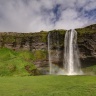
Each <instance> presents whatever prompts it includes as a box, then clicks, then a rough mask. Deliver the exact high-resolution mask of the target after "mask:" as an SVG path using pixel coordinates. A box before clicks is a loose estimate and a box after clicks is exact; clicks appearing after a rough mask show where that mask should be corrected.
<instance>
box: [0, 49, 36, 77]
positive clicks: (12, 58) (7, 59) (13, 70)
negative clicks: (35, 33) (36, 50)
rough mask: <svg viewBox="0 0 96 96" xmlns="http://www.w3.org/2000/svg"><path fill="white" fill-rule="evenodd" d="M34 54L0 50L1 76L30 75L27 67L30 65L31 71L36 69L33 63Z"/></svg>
mask: <svg viewBox="0 0 96 96" xmlns="http://www.w3.org/2000/svg"><path fill="white" fill-rule="evenodd" d="M33 57H34V56H33V54H32V53H30V52H29V51H13V50H11V49H8V48H0V75H1V76H12V75H17V76H18V75H20V76H24V75H30V73H29V72H28V70H26V68H25V66H27V65H30V68H31V70H33V69H36V67H35V65H34V64H33V63H32V62H33Z"/></svg>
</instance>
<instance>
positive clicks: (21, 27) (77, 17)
mask: <svg viewBox="0 0 96 96" xmlns="http://www.w3.org/2000/svg"><path fill="white" fill-rule="evenodd" d="M94 23H96V0H0V31H1V32H3V31H6V32H10V31H12V32H38V31H41V30H52V29H74V28H78V27H83V26H86V25H90V24H94Z"/></svg>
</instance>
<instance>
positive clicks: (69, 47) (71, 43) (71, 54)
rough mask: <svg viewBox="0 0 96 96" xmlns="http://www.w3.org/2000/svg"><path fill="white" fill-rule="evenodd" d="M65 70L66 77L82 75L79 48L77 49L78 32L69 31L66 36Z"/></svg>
mask: <svg viewBox="0 0 96 96" xmlns="http://www.w3.org/2000/svg"><path fill="white" fill-rule="evenodd" d="M64 43H65V44H64V46H65V51H64V69H65V72H66V73H65V74H66V75H81V74H82V70H81V66H80V61H79V56H78V47H77V32H76V31H75V30H69V31H67V32H66V34H65V39H64Z"/></svg>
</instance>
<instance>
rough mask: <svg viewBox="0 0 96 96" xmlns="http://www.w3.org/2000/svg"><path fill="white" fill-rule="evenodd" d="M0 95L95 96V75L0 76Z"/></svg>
mask: <svg viewBox="0 0 96 96" xmlns="http://www.w3.org/2000/svg"><path fill="white" fill-rule="evenodd" d="M0 96H96V77H95V76H50V75H46V76H45V75H44V76H27V77H0Z"/></svg>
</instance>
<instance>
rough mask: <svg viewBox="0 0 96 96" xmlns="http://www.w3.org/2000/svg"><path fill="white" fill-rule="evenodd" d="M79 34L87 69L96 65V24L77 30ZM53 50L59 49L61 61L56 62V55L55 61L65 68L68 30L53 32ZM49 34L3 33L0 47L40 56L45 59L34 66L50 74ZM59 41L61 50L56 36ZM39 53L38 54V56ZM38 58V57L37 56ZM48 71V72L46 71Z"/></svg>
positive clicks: (39, 59)
mask: <svg viewBox="0 0 96 96" xmlns="http://www.w3.org/2000/svg"><path fill="white" fill-rule="evenodd" d="M76 31H77V32H78V47H79V56H80V59H81V64H82V68H83V69H84V68H87V67H88V66H93V65H96V24H94V25H91V26H88V27H85V28H80V29H76ZM49 32H51V33H52V35H51V37H50V38H51V40H52V42H53V43H52V47H51V48H52V50H54V51H55V50H56V49H58V51H59V57H58V58H59V59H58V61H56V58H55V54H54V56H53V57H54V60H53V62H55V64H59V66H60V67H62V66H63V55H64V54H63V51H64V36H65V32H66V30H52V31H49ZM49 32H44V31H42V32H39V33H16V32H1V33H0V47H7V48H10V49H13V50H29V51H30V52H33V54H36V55H38V54H39V55H40V56H41V57H42V56H44V58H37V59H35V60H34V64H35V65H36V66H37V68H38V69H39V70H41V71H42V73H47V72H48V70H49V69H48V66H49V64H48V63H49V62H48V51H47V50H48V40H47V36H48V33H49ZM57 35H58V39H59V41H60V42H59V48H58V46H57V44H56V42H55V41H56V39H57V38H56V36H57ZM37 53H38V54H37ZM37 57H38V56H37ZM46 70H47V71H46Z"/></svg>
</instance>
